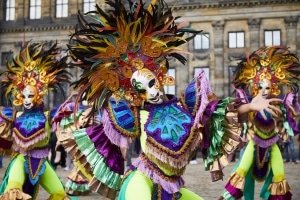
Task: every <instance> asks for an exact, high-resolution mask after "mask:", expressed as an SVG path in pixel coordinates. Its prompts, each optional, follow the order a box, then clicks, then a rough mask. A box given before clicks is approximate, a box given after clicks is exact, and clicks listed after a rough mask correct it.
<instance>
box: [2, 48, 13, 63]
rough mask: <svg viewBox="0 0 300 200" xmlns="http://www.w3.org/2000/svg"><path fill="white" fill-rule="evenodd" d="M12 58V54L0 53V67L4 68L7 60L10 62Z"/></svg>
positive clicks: (8, 52) (9, 52)
mask: <svg viewBox="0 0 300 200" xmlns="http://www.w3.org/2000/svg"><path fill="white" fill-rule="evenodd" d="M12 58H13V52H12V51H7V52H2V53H1V66H5V65H6V62H7V60H11V59H12Z"/></svg>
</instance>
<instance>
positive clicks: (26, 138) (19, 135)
mask: <svg viewBox="0 0 300 200" xmlns="http://www.w3.org/2000/svg"><path fill="white" fill-rule="evenodd" d="M13 132H14V133H15V134H16V136H17V137H19V138H21V139H22V140H25V141H28V140H31V139H32V138H35V137H37V136H38V135H39V134H40V133H42V132H44V133H45V135H46V136H47V133H46V131H45V128H42V129H40V130H38V131H36V132H35V133H34V134H33V135H31V136H29V137H24V136H23V135H22V134H21V133H20V131H19V130H18V129H17V128H16V127H14V128H13ZM43 139H45V138H43ZM41 140H42V139H41Z"/></svg>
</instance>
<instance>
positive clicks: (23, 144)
mask: <svg viewBox="0 0 300 200" xmlns="http://www.w3.org/2000/svg"><path fill="white" fill-rule="evenodd" d="M47 136H48V132H47V131H46V130H43V132H42V133H40V134H39V135H38V136H36V137H34V138H33V139H30V140H28V141H24V140H22V139H20V138H19V137H18V136H17V135H16V133H15V132H14V131H13V134H12V137H13V138H14V140H15V142H16V144H18V145H19V146H20V147H21V148H23V149H26V148H28V147H30V146H32V145H34V144H37V143H38V142H40V141H42V140H43V139H45V138H46V137H47Z"/></svg>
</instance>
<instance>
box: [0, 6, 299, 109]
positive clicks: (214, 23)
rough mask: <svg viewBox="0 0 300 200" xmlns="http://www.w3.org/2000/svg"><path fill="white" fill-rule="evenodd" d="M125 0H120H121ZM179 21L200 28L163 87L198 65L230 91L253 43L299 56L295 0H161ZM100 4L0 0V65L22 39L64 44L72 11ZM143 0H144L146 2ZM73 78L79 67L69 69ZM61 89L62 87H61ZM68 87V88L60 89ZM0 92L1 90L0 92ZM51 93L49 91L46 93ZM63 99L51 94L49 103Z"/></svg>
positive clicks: (222, 91) (216, 85) (221, 91)
mask: <svg viewBox="0 0 300 200" xmlns="http://www.w3.org/2000/svg"><path fill="white" fill-rule="evenodd" d="M124 1H125V0H124ZM166 2H168V4H169V6H170V7H171V8H172V9H173V10H174V12H175V15H179V16H182V18H180V19H179V21H183V20H184V21H186V22H188V23H187V25H188V26H190V27H192V28H194V29H198V30H203V34H202V35H198V36H197V37H196V38H195V39H194V40H193V41H191V42H190V43H189V44H188V45H187V46H186V47H185V48H186V50H188V51H190V52H191V54H187V57H188V62H187V64H186V66H182V65H181V64H179V63H176V62H173V63H172V65H171V69H170V70H169V74H170V75H172V76H174V77H175V78H176V81H177V82H176V85H175V86H169V87H167V88H166V90H167V92H168V93H173V94H176V95H180V92H181V91H182V90H183V89H184V87H185V86H186V84H187V83H188V82H189V80H191V79H192V78H193V76H194V74H195V73H196V72H197V71H198V70H199V69H200V68H202V69H204V70H205V71H206V73H207V75H208V78H209V80H210V81H211V84H212V86H213V90H214V91H215V93H216V95H217V96H219V97H225V96H228V95H230V94H231V92H232V87H231V85H230V81H231V80H232V73H233V71H234V68H235V66H236V65H237V63H238V62H239V60H240V59H241V58H242V57H244V56H245V55H247V54H249V53H251V52H252V51H254V50H255V49H257V48H259V47H262V46H269V45H284V46H288V47H290V50H291V51H292V52H294V53H297V55H298V56H299V57H300V21H299V16H300V0H240V1H235V0H181V1H179V0H166ZM96 3H97V4H99V6H102V7H103V6H105V4H104V0H1V2H0V64H1V67H0V71H1V70H3V67H4V65H5V62H6V59H7V58H9V57H10V56H11V55H12V52H17V51H18V49H19V48H20V47H21V45H22V44H23V43H24V41H29V40H32V41H46V40H47V41H49V40H54V41H55V40H56V41H57V42H58V43H59V44H60V45H61V46H63V47H64V48H66V43H67V42H68V39H69V36H70V34H71V33H72V32H73V31H74V29H75V24H76V20H77V19H76V14H77V12H78V10H79V11H80V12H88V11H90V10H93V9H95V4H96ZM147 3H148V2H147ZM72 74H73V80H75V79H76V78H78V77H79V75H80V72H79V71H72ZM66 90H67V89H66ZM66 93H68V92H66ZM1 96H3V95H2V94H1ZM49 98H50V99H53V96H50V97H49ZM62 100H63V96H62V95H58V96H55V98H54V100H53V101H49V102H51V104H57V103H59V102H61V101H62Z"/></svg>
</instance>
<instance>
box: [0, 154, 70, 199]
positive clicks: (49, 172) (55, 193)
mask: <svg viewBox="0 0 300 200" xmlns="http://www.w3.org/2000/svg"><path fill="white" fill-rule="evenodd" d="M24 162H25V159H24V155H22V154H20V155H18V156H17V157H16V158H15V161H14V163H13V164H12V166H11V168H10V171H9V178H8V184H7V187H6V188H5V191H4V192H6V191H8V190H10V189H15V188H17V189H20V190H22V186H23V184H24V182H25V168H24ZM45 165H46V169H45V172H44V174H43V175H42V176H41V177H40V180H39V184H41V186H42V187H43V188H44V189H45V190H46V191H47V192H48V193H49V194H50V195H51V199H53V200H61V199H63V198H64V197H65V196H66V193H65V191H64V187H63V185H62V183H61V181H60V180H59V178H58V176H57V175H56V173H55V171H54V170H53V169H52V167H51V166H50V165H49V163H48V161H46V162H45Z"/></svg>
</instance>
